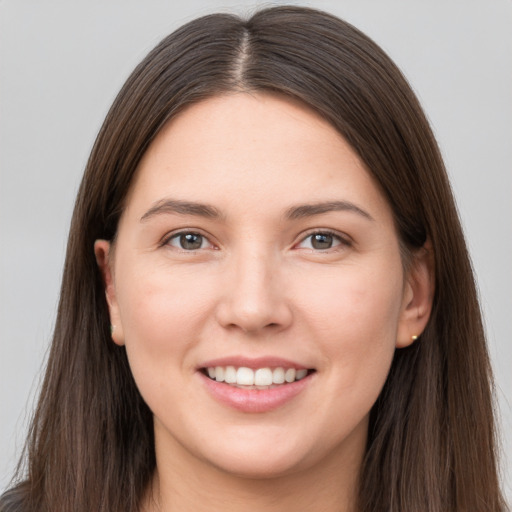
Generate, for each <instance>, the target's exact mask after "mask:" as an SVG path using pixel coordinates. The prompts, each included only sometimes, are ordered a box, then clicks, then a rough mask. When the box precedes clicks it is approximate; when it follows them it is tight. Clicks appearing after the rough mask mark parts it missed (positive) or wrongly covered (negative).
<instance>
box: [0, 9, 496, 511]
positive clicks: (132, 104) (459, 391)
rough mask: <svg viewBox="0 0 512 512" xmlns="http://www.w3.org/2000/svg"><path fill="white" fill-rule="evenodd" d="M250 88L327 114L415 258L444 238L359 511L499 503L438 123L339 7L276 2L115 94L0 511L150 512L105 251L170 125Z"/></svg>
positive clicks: (201, 22)
mask: <svg viewBox="0 0 512 512" xmlns="http://www.w3.org/2000/svg"><path fill="white" fill-rule="evenodd" d="M240 91H245V92H263V93H272V94H281V95H285V96H287V97H290V98H294V99H296V100H299V101H301V102H303V103H304V104H306V105H308V106H309V107H310V108H312V109H314V110H315V111H316V112H317V113H318V114H319V115H320V116H322V117H323V118H324V119H326V120H327V121H329V122H330V123H331V124H332V125H333V126H334V127H335V128H336V129H337V130H338V132H339V133H340V134H341V135H342V136H343V137H344V138H345V139H346V140H347V142H348V143H349V144H350V145H351V146H352V148H353V149H354V150H355V151H356V153H357V154H358V155H359V157H360V158H361V160H362V161H363V162H364V164H365V166H366V168H367V169H368V171H369V172H370V173H371V175H372V176H373V178H374V180H375V182H376V183H377V184H378V186H379V187H380V188H381V190H382V192H383V194H384V195H385V197H386V198H387V200H388V202H389V204H390V206H391V208H392V211H393V214H394V218H395V222H396V226H397V232H398V234H399V238H400V241H401V244H402V247H403V248H404V254H405V255H411V254H412V253H414V251H415V250H417V249H419V248H421V247H423V246H424V244H425V242H426V240H427V239H428V240H429V241H430V243H431V245H432V251H433V258H434V260H435V261H434V266H435V290H436V292H435V297H434V307H433V311H432V314H431V318H430V321H429V324H428V326H427V328H426V330H425V332H424V333H423V334H422V336H421V338H420V339H419V340H418V341H417V342H416V343H414V344H413V345H412V346H411V347H409V348H405V349H399V350H397V351H396V354H395V357H394V360H393V363H392V367H391V371H390V374H389V377H388V379H387V381H386V384H385V386H384V389H383V390H382V393H381V395H380V397H379V399H378V400H377V403H376V404H375V406H374V407H373V409H372V412H371V417H370V429H369V436H368V447H367V453H366V457H365V462H364V466H363V468H362V471H361V478H360V489H359V509H358V510H360V511H361V512H377V511H383V512H384V511H390V510H392V511H394V512H399V511H403V512H410V511H416V510H428V511H430V512H441V511H443V512H444V511H446V510H451V511H460V512H462V511H467V510H478V511H479V512H500V511H503V510H505V505H504V501H503V499H502V496H501V494H500V490H499V482H498V476H497V470H496V467H497V466H496V452H495V431H494V422H493V407H492V393H491V391H492V379H491V369H490V364H489V359H488V355H487V349H486V342H485V337H484V332H483V328H482V322H481V314H480V310H479V305H478V300H477V294H476V288H475V283H474V278H473V272H472V269H471V265H470V261H469V257H468V254H467V250H466V246H465V242H464V237H463V234H462V230H461V227H460V222H459V220H458V215H457V211H456V208H455V203H454V200H453V196H452V192H451V189H450V186H449V183H448V179H447V176H446V172H445V169H444V166H443V162H442V159H441V156H440V152H439V149H438V147H437V144H436V142H435V139H434V137H433V134H432V132H431V130H430V128H429V125H428V122H427V120H426V118H425V116H424V114H423V112H422V109H421V107H420V105H419V103H418V101H417V99H416V97H415V96H414V94H413V92H412V91H411V89H410V87H409V85H408V84H407V82H406V80H405V78H404V77H403V76H402V74H401V73H400V71H399V70H398V68H397V67H396V66H395V65H394V64H393V62H392V61H391V60H390V59H389V57H387V55H386V54H385V53H384V52H383V51H382V50H381V49H380V48H379V47H378V46H377V45H376V44H375V43H373V42H372V41H371V40H370V39H369V38H368V37H367V36H365V35H363V34H362V33H361V32H359V31H358V30H357V29H355V28H354V27H352V26H351V25H349V24H348V23H345V22H343V21H341V20H339V19H337V18H335V17H334V16H331V15H329V14H327V13H322V12H320V11H316V10H314V9H308V8H301V7H275V8H269V9H264V10H262V11H259V12H257V13H256V14H254V15H253V16H252V17H251V18H249V19H248V20H241V19H240V18H238V17H235V16H232V15H227V14H217V15H209V16H205V17H202V18H199V19H197V20H194V21H192V22H190V23H188V24H186V25H185V26H183V27H181V28H180V29H178V30H177V31H175V32H174V33H173V34H171V35H170V36H168V37H167V38H165V39H164V40H163V41H162V42H161V43H160V44H159V45H158V46H157V47H156V48H155V49H154V50H152V51H151V52H150V53H149V54H148V56H147V57H146V58H145V59H144V60H143V61H142V62H141V64H139V66H137V68H136V69H135V71H134V72H133V73H132V75H131V76H130V77H129V78H128V80H127V82H126V84H125V85H124V86H123V88H122V90H121V91H120V93H119V95H118V96H117V98H116V100H115V102H114V104H113V106H112V108H111V110H110V111H109V113H108V115H107V117H106V119H105V122H104V124H103V126H102V128H101V130H100V132H99V135H98V138H97V140H96V143H95V145H94V148H93V150H92V153H91V156H90V159H89V161H88V164H87V168H86V171H85V174H84V178H83V181H82V184H81V186H80V190H79V193H78V198H77V201H76V206H75V210H74V214H73V220H72V225H71V230H70V236H69V242H68V248H67V255H66V263H65V268H64V277H63V282H62V288H61V298H60V303H59V308H58V315H57V321H56V327H55V332H54V337H53V343H52V347H51V352H50V355H49V360H48V366H47V370H46V376H45V380H44V383H43V386H42V390H41V396H40V400H39V404H38V407H37V410H36V412H35V416H34V419H33V422H32V426H31V429H30V435H29V440H28V443H27V448H26V458H27V461H28V472H27V474H26V475H25V480H24V481H23V482H22V483H20V484H19V485H18V487H16V488H14V489H13V490H11V491H10V492H8V493H7V494H5V495H4V497H3V498H2V500H1V506H2V511H6V512H8V511H14V510H16V511H36V510H37V511H40V512H46V511H48V512H49V511H55V510H75V511H90V510H95V511H98V512H107V511H108V512H111V511H113V510H125V511H131V512H135V511H137V510H138V508H139V505H140V500H141V499H142V496H143V493H144V491H145V489H146V488H147V486H148V484H149V482H150V479H151V476H152V474H153V472H154V470H155V455H154V438H153V420H152V415H151V412H150V410H149V409H148V407H147V405H146V404H145V403H144V401H143V400H142V397H141V396H140V394H139V392H138V390H137V387H136V385H135V382H134V380H133V377H132V375H131V372H130V369H129V365H128V361H127V357H126V353H125V349H124V348H123V347H119V346H117V345H115V344H114V343H112V342H111V339H110V333H109V317H108V310H107V304H106V301H105V295H104V285H103V282H102V279H101V275H100V272H99V270H98V268H97V266H96V262H95V259H94V253H93V244H94V241H95V240H96V239H99V238H106V239H110V240H113V239H114V238H115V234H116V230H117V225H118V222H119V218H120V215H121V214H122V211H123V208H124V202H125V198H126V196H127V194H128V191H129V189H130V185H131V183H132V181H133V177H134V175H135V173H136V170H137V166H138V164H139V162H140V160H141V158H142V156H143V155H144V153H145V152H146V150H147V148H148V147H149V145H150V144H151V142H152V141H153V140H154V138H155V137H156V135H157V134H158V133H159V131H160V130H161V129H162V127H163V126H164V125H165V124H166V123H167V122H168V121H169V120H170V119H172V118H173V117H174V116H176V115H177V114H178V113H179V112H180V111H182V110H184V109H186V108H187V106H189V105H191V104H193V103H197V102H199V101H202V100H204V99H206V98H209V97H212V96H215V95H219V94H230V93H234V92H240Z"/></svg>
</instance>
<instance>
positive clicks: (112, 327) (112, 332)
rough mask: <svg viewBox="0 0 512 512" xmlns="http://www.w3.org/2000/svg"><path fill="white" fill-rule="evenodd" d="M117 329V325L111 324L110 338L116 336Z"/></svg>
mask: <svg viewBox="0 0 512 512" xmlns="http://www.w3.org/2000/svg"><path fill="white" fill-rule="evenodd" d="M115 328H116V326H115V325H112V324H110V336H112V335H113V334H114V329H115Z"/></svg>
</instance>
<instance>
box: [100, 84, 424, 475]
mask: <svg viewBox="0 0 512 512" xmlns="http://www.w3.org/2000/svg"><path fill="white" fill-rule="evenodd" d="M95 248H96V255H97V258H98V262H99V264H100V266H102V268H103V271H104V275H105V279H106V288H107V297H108V300H109V306H110V314H111V320H112V324H113V325H114V326H115V330H114V334H113V338H114V341H115V342H116V343H118V344H123V345H125V346H126V351H127V354H128V358H129V362H130V365H131V370H132V372H133V376H134V378H135V381H136V383H137V386H138V388H139V390H140V392H141V394H142V396H143V398H144V400H145V401H146V402H147V404H148V406H149V407H150V409H151V411H152V412H153V414H154V422H155V440H156V451H157V459H158V460H159V461H160V463H162V461H164V460H166V458H169V459H170V460H172V461H173V463H177V464H182V465H186V464H191V465H192V466H194V465H196V466H197V467H200V466H204V465H206V466H209V467H215V468H217V469H220V470H222V471H225V472H229V473H234V474H238V475H244V476H249V477H267V476H272V475H284V474H290V473H293V472H297V471H301V470H307V469H311V468H314V467H316V466H318V465H319V464H322V463H327V461H333V460H334V461H336V462H337V463H338V464H345V465H349V466H353V467H357V465H358V464H359V462H360V460H361V457H362V454H363V452H364V446H365V441H366V432H367V424H368V414H369V411H370V408H371V407H372V405H373V404H374V402H375V400H376V399H377V396H378V395H379V392H380V390H381V388H382V386H383V384H384V381H385V380H386V376H387V374H388V370H389V367H390V364H391V360H392V358H393V353H394V351H395V348H396V347H397V346H404V345H407V344H408V343H409V342H410V339H411V336H412V335H414V334H417V333H418V332H417V331H415V329H420V327H419V326H418V324H417V322H418V320H417V318H416V317H417V312H416V311H415V310H414V307H416V306H415V299H414V295H415V285H414V284H412V280H408V279H407V276H405V275H404V269H403V265H402V261H401V257H400V250H399V241H398V238H397V234H396V230H395V226H394V223H393V217H392V213H391V211H390V208H389V206H388V204H387V202H386V201H385V199H384V197H383V195H382V193H381V192H380V190H379V188H378V187H377V186H376V184H375V183H374V181H373V180H372V178H371V177H370V175H369V173H368V172H367V171H366V170H365V168H364V166H363V165H362V163H361V161H360V160H359V158H358V157H357V156H356V154H355V153H354V151H353V150H352V149H351V148H350V147H349V146H348V144H347V143H346V142H345V141H344V139H343V138H342V137H341V136H340V135H339V134H338V133H337V132H336V131H335V130H334V129H333V128H332V127H331V126H330V125H329V124H328V123H327V122H325V121H323V120H322V119H321V118H320V117H318V116H317V115H316V114H315V113H313V112H312V111H311V110H309V109H308V108H306V107H304V106H302V105H300V104H298V103H295V102H292V101H289V100H285V99H283V98H280V97H275V96H271V95H262V94H256V95H249V94H244V93H240V94H233V95H227V96H222V97H216V98H213V99H208V100H205V101H203V102H201V103H198V104H195V105H193V106H191V107H189V108H188V109H187V110H185V111H184V112H183V113H181V114H180V115H179V116H178V117H177V118H175V119H174V120H172V121H171V122H170V123H169V124H168V125H167V126H166V127H165V129H164V130H163V131H162V132H161V133H160V134H159V135H158V137H157V138H156V139H155V141H154V142H153V143H152V144H151V146H150V148H149V150H148V151H147V153H146V154H145V156H144V158H143V159H142V161H141V163H140V166H139V169H138V171H137V174H136V178H135V180H134V183H133V184H132V187H131V190H130V193H129V195H128V198H127V202H126V209H125V211H124V213H123V215H122V217H121V220H120V224H119V231H118V236H117V240H116V244H115V251H113V252H111V253H110V258H109V245H108V243H107V242H104V241H98V242H97V243H96V247H95ZM415 322H416V323H415ZM226 380H227V381H228V382H226ZM288 381H289V382H288Z"/></svg>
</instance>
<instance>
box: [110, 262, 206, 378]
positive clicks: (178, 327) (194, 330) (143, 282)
mask: <svg viewBox="0 0 512 512" xmlns="http://www.w3.org/2000/svg"><path fill="white" fill-rule="evenodd" d="M147 267H148V268H151V269H152V270H151V271H144V270H142V269H140V268H137V267H127V268H134V271H132V272H125V273H124V274H121V272H120V273H119V276H118V278H119V282H120V283H122V286H120V287H119V290H118V304H119V309H120V316H121V321H122V325H123V331H124V337H125V345H126V350H127V352H128V356H129V358H130V361H131V362H133V365H132V371H133V372H134V375H135V374H136V373H138V372H141V371H152V372H156V373H155V375H158V371H159V369H161V373H162V376H165V378H166V379H168V378H169V369H170V368H171V367H176V365H181V366H186V365H187V364H188V360H187V359H186V358H185V357H184V356H185V355H186V354H187V353H188V351H190V349H191V348H193V347H194V345H195V344H196V343H197V342H198V340H199V334H200V329H201V326H202V325H203V322H204V318H206V317H208V314H209V307H210V304H211V297H210V295H211V294H210V293H209V291H208V289H209V287H206V286H202V287H199V286H197V283H196V282H195V281H194V278H193V276H190V278H187V276H182V275H179V274H178V273H177V272H169V271H168V269H166V268H165V267H160V268H159V267H158V266H154V265H153V266H151V265H147ZM134 276H136V277H134ZM145 369H147V370H145ZM162 378H163V377H162Z"/></svg>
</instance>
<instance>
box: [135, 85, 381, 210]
mask: <svg viewBox="0 0 512 512" xmlns="http://www.w3.org/2000/svg"><path fill="white" fill-rule="evenodd" d="M166 194H167V195H169V196H172V197H176V196H184V197H183V198H184V199H186V200H196V201H201V202H209V203H211V202H212V201H213V202H216V201H217V202H219V203H220V208H221V209H222V203H226V202H230V203H236V202H237V200H238V201H239V202H241V203H242V204H243V205H246V206H247V207H248V206H249V205H250V204H255V205H257V206H259V207H260V208H261V207H262V206H263V205H265V206H266V207H267V208H270V207H271V206H276V207H277V206H279V207H281V208H287V207H289V206H291V205H292V204H296V203H300V202H303V203H304V202H315V201H325V200H338V199H340V197H339V196H340V195H341V196H345V197H343V198H344V199H351V200H357V201H359V202H364V203H366V204H367V205H371V207H372V208H377V209H378V208H383V209H385V210H387V213H388V214H390V212H389V209H388V207H387V204H386V201H385V200H384V197H383V195H382V194H381V193H380V190H379V188H378V187H377V185H376V184H375V183H374V180H373V178H372V177H371V175H370V173H369V172H368V171H367V170H366V169H365V167H364V165H363V163H362V162H361V160H360V159H359V157H358V156H357V155H356V153H355V152H354V151H353V149H352V148H351V147H350V145H349V144H348V143H347V142H346V141H345V140H344V139H343V137H342V136H341V135H340V134H339V133H338V132H337V131H336V130H335V129H334V128H333V127H332V125H330V123H328V122H327V121H325V120H324V119H322V118H321V117H320V116H319V115H318V114H317V113H315V112H314V111H313V110H312V109H310V108H309V107H307V106H305V105H304V104H302V103H300V102H298V101H294V100H290V99H287V98H284V97H280V96H276V95H270V94H247V93H236V94H231V95H223V96H218V97H213V98H210V99H207V100H204V101H202V102H199V103H197V104H194V105H192V106H190V107H188V108H187V109H185V110H184V111H183V112H181V113H180V114H179V115H178V116H176V117H175V118H174V119H172V120H171V121H170V122H169V123H168V124H167V125H166V126H165V127H164V128H163V129H162V131H161V132H160V133H159V134H158V136H157V137H156V138H155V140H154V141H153V143H152V144H151V145H150V147H149V149H148V150H147V152H146V153H145V155H144V157H143V158H142V160H141V162H140V164H139V166H138V169H137V173H136V176H135V178H134V183H133V184H132V187H131V190H130V194H129V198H128V201H127V204H128V205H129V206H130V205H132V203H134V202H135V203H136V205H137V206H140V207H142V204H143V203H146V205H147V203H148V202H151V201H154V200H156V199H158V198H159V197H160V198H163V197H164V196H165V195H166ZM178 198H181V197H178Z"/></svg>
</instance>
